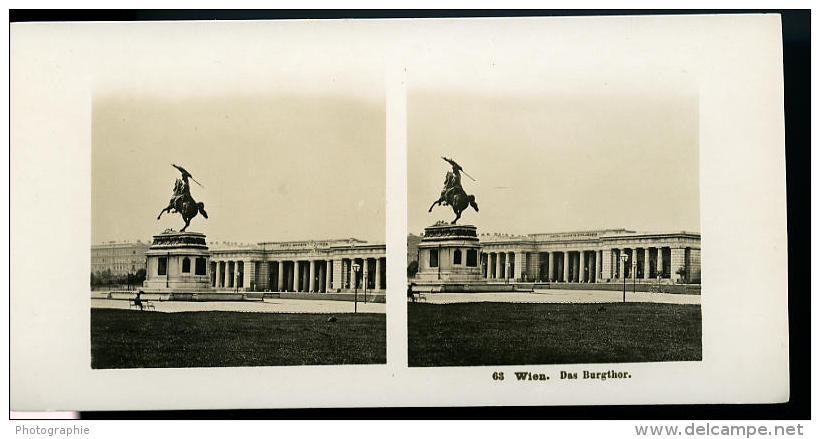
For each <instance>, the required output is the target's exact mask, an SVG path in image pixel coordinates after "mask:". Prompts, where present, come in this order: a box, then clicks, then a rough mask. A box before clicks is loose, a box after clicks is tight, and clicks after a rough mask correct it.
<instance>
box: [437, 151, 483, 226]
mask: <svg viewBox="0 0 820 439" xmlns="http://www.w3.org/2000/svg"><path fill="white" fill-rule="evenodd" d="M442 159H444V161H446V162H447V163H449V164H450V165H451V166H452V167H453V169H452V171H447V175H446V176H445V177H444V188H443V189H442V190H441V195H440V196H439V198H438V200H436V201H434V202H433V204H431V205H430V208H429V209H427V212H432V211H433V207H435V206H436V205H442V204H444V205H449V206H450V207H452V208H453V212H454V213H455V214H456V218H455V219H454V220H453V221H452V222H450V224H455V223H456V221H458V219H459V218H461V212H464V210H465V209H467V206H472V207H473V209H475V211H476V212H478V204H477V203H476V202H475V196H473V195H467V193H466V192H464V188H463V187H461V173H464V175H466V176H467V177H470V174H468V173H466V172H465V171H464V169H463V168H462V167H461V166H460V165H459V164H458V163H456V162H455V160H453V159H448V158H447V157H442ZM470 179H473V177H470ZM473 181H475V180H474V179H473Z"/></svg>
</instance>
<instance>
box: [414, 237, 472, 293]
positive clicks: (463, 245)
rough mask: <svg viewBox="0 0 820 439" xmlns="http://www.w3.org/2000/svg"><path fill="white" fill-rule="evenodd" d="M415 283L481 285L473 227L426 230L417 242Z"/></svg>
mask: <svg viewBox="0 0 820 439" xmlns="http://www.w3.org/2000/svg"><path fill="white" fill-rule="evenodd" d="M414 281H419V282H422V283H440V284H447V283H471V282H483V281H484V280H483V278H482V276H481V244H480V243H479V241H478V235H477V234H476V228H475V226H471V225H455V224H448V223H437V224H435V225H432V226H429V227H427V228H425V229H424V237H423V238H422V239H421V241H420V242H419V271H418V273H417V274H416V278H415V279H414Z"/></svg>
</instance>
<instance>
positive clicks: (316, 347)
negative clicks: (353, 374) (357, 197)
mask: <svg viewBox="0 0 820 439" xmlns="http://www.w3.org/2000/svg"><path fill="white" fill-rule="evenodd" d="M328 317H329V315H328V314H275V313H244V312H222V311H210V312H180V313H160V312H139V311H127V310H119V309H92V310H91V367H92V368H94V369H120V368H134V367H236V366H285V365H288V366H289V365H302V364H369V363H380V364H383V363H385V361H386V356H387V354H386V344H385V330H386V328H385V323H386V321H385V315H384V314H338V315H336V318H337V319H338V320H337V321H336V322H333V323H330V322H328V321H327V319H328Z"/></svg>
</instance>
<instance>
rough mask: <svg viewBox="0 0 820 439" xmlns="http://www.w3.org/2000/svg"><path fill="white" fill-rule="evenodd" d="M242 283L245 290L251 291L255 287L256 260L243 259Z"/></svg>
mask: <svg viewBox="0 0 820 439" xmlns="http://www.w3.org/2000/svg"><path fill="white" fill-rule="evenodd" d="M243 265H244V266H245V267H244V268H245V274H244V276H243V277H244V279H245V280H244V282H245V283H244V284H243V285H242V286H243V287H244V288H245V291H253V290H255V289H256V261H250V260H248V261H245V263H244V264H243Z"/></svg>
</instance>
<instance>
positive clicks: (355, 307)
mask: <svg viewBox="0 0 820 439" xmlns="http://www.w3.org/2000/svg"><path fill="white" fill-rule="evenodd" d="M361 268H362V266H361V265H359V264H358V263H354V264H353V279H352V280H351V283H352V284H353V313H356V312H358V306H359V303H358V302H359V287H358V285H356V278H357V277H359V270H361Z"/></svg>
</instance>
